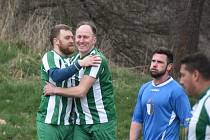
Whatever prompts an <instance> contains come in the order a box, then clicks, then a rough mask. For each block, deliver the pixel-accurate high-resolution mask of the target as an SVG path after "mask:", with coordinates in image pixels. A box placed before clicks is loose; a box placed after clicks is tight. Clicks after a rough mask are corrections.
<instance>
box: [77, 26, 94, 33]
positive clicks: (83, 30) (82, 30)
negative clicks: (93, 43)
mask: <svg viewBox="0 0 210 140" xmlns="http://www.w3.org/2000/svg"><path fill="white" fill-rule="evenodd" d="M92 34H93V32H92V29H91V27H90V26H89V25H82V26H80V27H79V28H77V30H76V35H92Z"/></svg>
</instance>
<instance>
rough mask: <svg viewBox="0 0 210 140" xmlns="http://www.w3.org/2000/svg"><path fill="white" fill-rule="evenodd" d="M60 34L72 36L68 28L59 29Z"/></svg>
mask: <svg viewBox="0 0 210 140" xmlns="http://www.w3.org/2000/svg"><path fill="white" fill-rule="evenodd" d="M60 35H62V36H73V33H72V32H71V31H70V30H64V29H61V30H60Z"/></svg>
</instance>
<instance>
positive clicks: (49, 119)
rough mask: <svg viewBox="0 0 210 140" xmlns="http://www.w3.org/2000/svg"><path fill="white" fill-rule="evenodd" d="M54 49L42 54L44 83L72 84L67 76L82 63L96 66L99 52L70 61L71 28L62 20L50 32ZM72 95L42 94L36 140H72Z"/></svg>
mask: <svg viewBox="0 0 210 140" xmlns="http://www.w3.org/2000/svg"><path fill="white" fill-rule="evenodd" d="M50 42H51V44H52V46H53V50H51V51H48V52H47V53H45V55H44V56H43V58H42V65H41V81H42V86H43V87H44V86H45V84H46V82H50V83H52V84H53V85H55V86H58V87H71V86H74V84H75V83H73V82H72V81H71V79H69V78H70V77H71V76H73V75H74V74H75V73H76V72H78V71H79V70H80V69H81V67H83V66H84V67H86V66H97V65H98V64H99V63H100V58H99V57H98V56H87V57H85V58H84V59H82V60H78V61H75V62H74V63H73V64H72V65H70V58H69V55H70V54H72V53H73V52H74V40H73V34H72V31H71V28H70V27H69V26H67V25H64V24H59V25H56V26H55V27H54V28H53V29H52V30H51V33H50ZM72 104H73V102H72V98H67V97H62V96H57V95H54V96H44V94H42V96H41V103H40V106H39V110H38V112H37V119H36V122H37V135H38V139H39V140H67V139H68V140H71V139H73V125H72V120H71V116H70V113H71V111H72Z"/></svg>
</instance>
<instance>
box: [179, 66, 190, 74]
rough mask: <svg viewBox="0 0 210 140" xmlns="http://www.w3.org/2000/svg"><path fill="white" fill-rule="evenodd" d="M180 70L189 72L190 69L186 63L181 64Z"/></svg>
mask: <svg viewBox="0 0 210 140" xmlns="http://www.w3.org/2000/svg"><path fill="white" fill-rule="evenodd" d="M180 72H181V73H184V72H185V73H186V72H189V71H188V70H187V66H186V65H185V64H181V66H180Z"/></svg>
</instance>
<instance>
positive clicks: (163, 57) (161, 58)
mask: <svg viewBox="0 0 210 140" xmlns="http://www.w3.org/2000/svg"><path fill="white" fill-rule="evenodd" d="M152 60H159V61H167V56H166V55H165V54H158V53H155V54H154V55H153V56H152Z"/></svg>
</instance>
